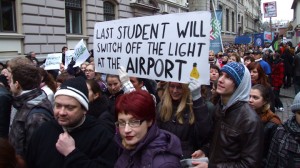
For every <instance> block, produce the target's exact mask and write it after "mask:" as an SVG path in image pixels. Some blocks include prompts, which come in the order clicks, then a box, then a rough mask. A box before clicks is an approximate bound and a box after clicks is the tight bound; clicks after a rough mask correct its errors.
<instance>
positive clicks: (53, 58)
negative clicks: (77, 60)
mask: <svg viewBox="0 0 300 168" xmlns="http://www.w3.org/2000/svg"><path fill="white" fill-rule="evenodd" d="M61 59H62V54H61V53H53V54H48V56H47V59H46V62H45V68H44V69H45V70H53V69H59V68H60V64H61V62H62V60H61Z"/></svg>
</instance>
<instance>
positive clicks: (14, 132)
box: [9, 88, 53, 156]
mask: <svg viewBox="0 0 300 168" xmlns="http://www.w3.org/2000/svg"><path fill="white" fill-rule="evenodd" d="M13 107H14V108H16V110H17V113H16V115H15V118H14V120H13V122H12V125H11V130H10V132H9V142H10V143H11V144H12V145H13V147H14V148H15V150H16V153H17V154H18V155H21V156H24V154H25V153H26V151H27V147H28V144H29V141H30V139H31V136H32V134H33V132H34V131H35V130H36V129H37V128H39V127H40V126H41V125H42V124H43V123H44V122H46V121H50V120H52V119H53V112H52V104H51V102H50V101H49V100H48V97H47V95H46V93H45V92H43V91H42V90H41V89H40V88H37V89H33V90H31V91H30V92H27V93H25V94H22V95H20V96H16V97H14V101H13ZM49 114H50V115H49Z"/></svg>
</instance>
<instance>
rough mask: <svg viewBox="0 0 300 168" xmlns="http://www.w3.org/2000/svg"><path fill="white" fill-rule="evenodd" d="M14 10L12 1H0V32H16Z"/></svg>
mask: <svg viewBox="0 0 300 168" xmlns="http://www.w3.org/2000/svg"><path fill="white" fill-rule="evenodd" d="M15 15H16V10H15V1H14V0H0V32H16V31H17V25H16V16H15Z"/></svg>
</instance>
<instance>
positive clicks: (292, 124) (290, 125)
mask: <svg viewBox="0 0 300 168" xmlns="http://www.w3.org/2000/svg"><path fill="white" fill-rule="evenodd" d="M284 127H285V129H286V130H287V131H288V132H289V133H290V134H292V135H293V136H294V138H295V140H296V141H297V142H298V143H300V124H298V123H297V121H296V117H295V116H293V117H292V118H291V119H289V120H288V121H287V122H286V123H285V124H284Z"/></svg>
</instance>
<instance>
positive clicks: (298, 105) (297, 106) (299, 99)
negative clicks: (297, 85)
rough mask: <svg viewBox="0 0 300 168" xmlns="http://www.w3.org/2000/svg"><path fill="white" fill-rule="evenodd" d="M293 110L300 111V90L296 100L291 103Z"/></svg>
mask: <svg viewBox="0 0 300 168" xmlns="http://www.w3.org/2000/svg"><path fill="white" fill-rule="evenodd" d="M291 110H292V112H293V113H295V112H296V111H300V92H299V93H298V94H297V95H296V96H295V98H294V102H293V104H292V105H291Z"/></svg>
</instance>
